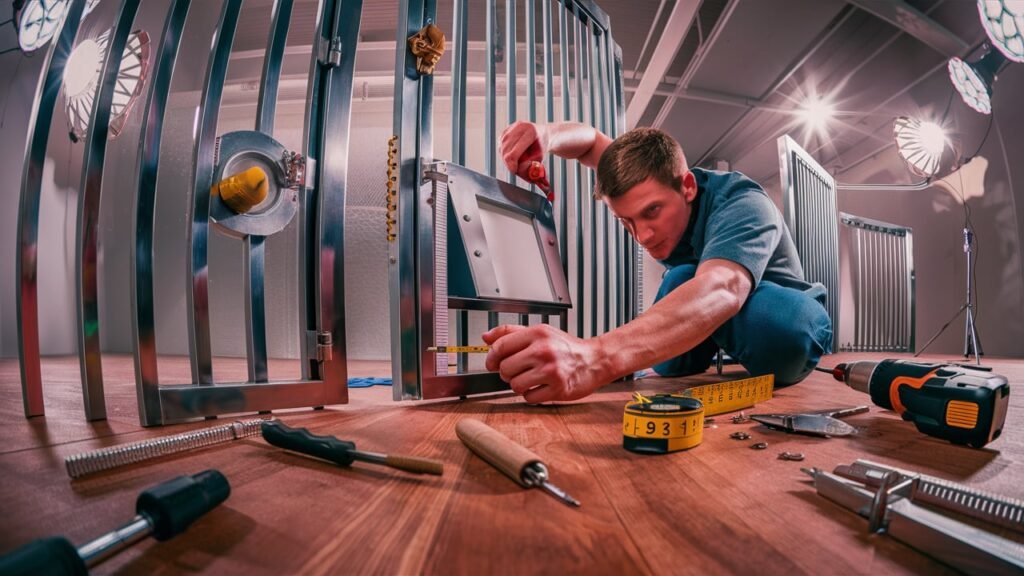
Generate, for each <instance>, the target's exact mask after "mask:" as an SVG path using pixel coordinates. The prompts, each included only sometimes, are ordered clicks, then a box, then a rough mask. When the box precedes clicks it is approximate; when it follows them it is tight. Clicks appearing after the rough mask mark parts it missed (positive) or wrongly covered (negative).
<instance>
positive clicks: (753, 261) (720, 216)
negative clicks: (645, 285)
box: [661, 168, 811, 291]
mask: <svg viewBox="0 0 1024 576" xmlns="http://www.w3.org/2000/svg"><path fill="white" fill-rule="evenodd" d="M691 172H693V175H694V177H695V178H696V180H697V196H696V198H694V201H693V210H692V212H691V214H690V222H689V224H688V225H687V227H686V232H685V233H683V237H682V238H681V239H680V240H679V244H676V247H675V249H673V250H672V253H671V254H670V255H669V256H668V258H666V259H664V260H662V261H661V263H662V264H664V265H665V267H667V268H673V267H675V266H679V265H681V264H700V263H701V262H704V261H705V260H711V259H714V258H721V259H724V260H730V261H732V262H736V263H737V264H739V265H740V266H743V267H744V268H746V269H747V270H748V271H749V272H750V276H751V277H752V278H753V280H754V285H753V287H757V285H758V284H759V283H760V282H761V280H762V279H764V280H769V281H771V282H774V283H776V284H779V285H781V286H785V287H787V288H794V289H797V290H801V291H806V290H808V289H810V288H811V284H810V283H809V282H807V281H805V280H804V270H803V266H801V264H800V257H799V256H798V255H797V252H796V245H794V244H793V239H792V237H791V236H790V235H789V229H788V228H786V225H785V223H784V221H783V220H782V214H781V213H780V212H779V210H778V208H776V207H775V204H774V203H773V202H772V201H771V198H769V197H768V194H767V193H766V192H765V191H764V189H763V188H761V186H760V185H758V183H757V182H754V181H753V180H751V179H750V178H747V177H746V176H744V175H743V174H741V173H739V172H719V171H716V170H702V169H700V168H692V169H691Z"/></svg>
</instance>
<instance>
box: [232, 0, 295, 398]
mask: <svg viewBox="0 0 1024 576" xmlns="http://www.w3.org/2000/svg"><path fill="white" fill-rule="evenodd" d="M291 14H292V0H276V1H275V2H274V6H273V9H272V13H271V23H270V31H269V32H268V35H267V49H266V52H265V54H264V56H263V74H262V78H261V79H260V94H259V99H258V100H257V103H256V130H257V131H259V132H263V133H265V134H268V135H270V136H273V135H274V116H275V113H276V111H277V87H278V81H279V79H280V77H281V60H282V58H283V57H284V47H285V41H286V40H287V38H288V24H289V22H290V21H291ZM242 252H243V255H242V258H243V266H242V268H243V272H242V277H243V279H244V280H243V281H244V283H245V286H244V287H243V292H244V293H245V348H246V359H247V365H248V370H249V382H266V381H267V322H266V303H265V298H264V294H265V293H264V277H265V276H264V273H265V262H266V259H265V255H266V239H265V238H264V237H262V236H246V237H245V239H244V240H243V241H242Z"/></svg>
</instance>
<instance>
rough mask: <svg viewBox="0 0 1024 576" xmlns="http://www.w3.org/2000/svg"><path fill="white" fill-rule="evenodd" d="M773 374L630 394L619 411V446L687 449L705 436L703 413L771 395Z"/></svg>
mask: <svg viewBox="0 0 1024 576" xmlns="http://www.w3.org/2000/svg"><path fill="white" fill-rule="evenodd" d="M774 384H775V378H774V377H773V376H772V375H770V374H769V375H767V376H757V377H754V378H744V379H742V380H733V381H731V382H717V383H715V384H707V385H705V386H697V387H695V388H690V389H688V390H685V391H683V392H682V393H681V394H655V395H654V396H651V397H645V396H643V395H641V394H639V393H636V394H634V395H633V402H630V403H628V404H626V409H625V411H624V412H623V415H622V447H623V448H625V449H626V450H629V451H631V452H639V453H641V454H667V453H669V452H676V451H679V450H689V449H690V448H693V447H695V446H697V445H699V444H700V443H701V441H702V440H703V439H704V417H705V416H712V415H715V414H723V413H725V412H732V411H734V410H741V409H743V408H749V407H751V406H753V405H754V404H756V403H757V402H761V401H762V400H768V399H770V398H771V397H772V387H773V386H774Z"/></svg>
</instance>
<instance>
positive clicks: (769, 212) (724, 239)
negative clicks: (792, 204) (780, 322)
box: [700, 189, 782, 287]
mask: <svg viewBox="0 0 1024 576" xmlns="http://www.w3.org/2000/svg"><path fill="white" fill-rule="evenodd" d="M723 200H724V202H723V203H722V204H721V205H720V206H717V207H715V209H714V210H712V212H711V214H710V215H709V216H708V223H707V228H706V229H705V233H704V250H703V251H702V252H701V257H700V261H701V262H704V261H706V260H711V259H716V258H717V259H723V260H730V261H732V262H735V263H737V264H739V265H740V266H743V267H744V268H746V269H747V271H748V272H750V276H751V278H752V279H753V287H756V286H757V285H758V283H760V282H761V277H762V276H763V275H764V271H765V269H766V268H767V267H768V262H769V260H770V259H771V256H772V254H773V253H774V252H775V248H776V247H777V246H778V245H779V241H780V239H781V237H782V220H781V218H782V215H781V214H779V211H778V210H776V209H775V205H774V204H773V203H772V201H771V199H770V198H768V196H767V195H766V194H764V193H763V192H761V191H760V190H756V189H747V190H742V191H737V192H735V193H733V194H730V195H729V196H728V197H727V198H724V199H723Z"/></svg>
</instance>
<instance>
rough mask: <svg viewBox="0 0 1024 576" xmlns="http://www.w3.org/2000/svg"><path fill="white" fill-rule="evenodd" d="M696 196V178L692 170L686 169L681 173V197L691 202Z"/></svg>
mask: <svg viewBox="0 0 1024 576" xmlns="http://www.w3.org/2000/svg"><path fill="white" fill-rule="evenodd" d="M696 197H697V178H696V177H695V176H694V175H693V172H691V171H689V170H687V171H686V173H685V174H683V198H685V199H686V201H687V202H693V199H694V198H696Z"/></svg>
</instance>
